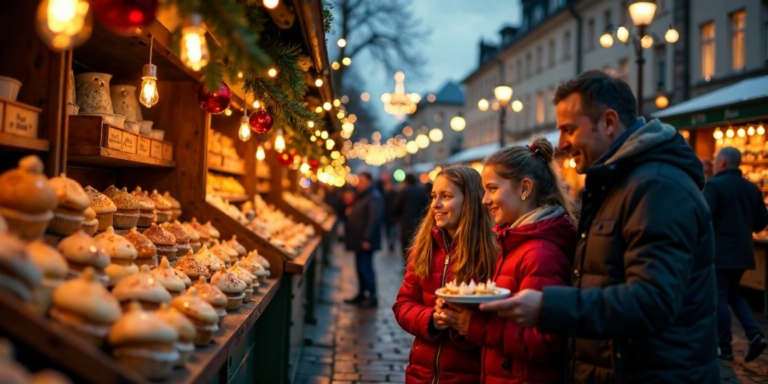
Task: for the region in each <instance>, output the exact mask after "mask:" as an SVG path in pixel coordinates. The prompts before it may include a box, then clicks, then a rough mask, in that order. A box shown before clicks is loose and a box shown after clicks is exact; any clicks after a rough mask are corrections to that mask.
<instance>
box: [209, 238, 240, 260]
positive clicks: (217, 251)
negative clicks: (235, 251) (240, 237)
mask: <svg viewBox="0 0 768 384" xmlns="http://www.w3.org/2000/svg"><path fill="white" fill-rule="evenodd" d="M208 251H209V252H210V253H211V254H212V255H214V256H216V257H217V258H218V259H219V261H220V262H221V264H224V265H223V266H224V267H230V266H232V262H233V259H234V261H237V256H235V257H232V256H230V254H229V252H227V251H226V250H225V249H224V248H223V247H222V246H221V244H219V241H218V240H214V241H213V246H212V247H211V248H210V249H209V250H208Z"/></svg>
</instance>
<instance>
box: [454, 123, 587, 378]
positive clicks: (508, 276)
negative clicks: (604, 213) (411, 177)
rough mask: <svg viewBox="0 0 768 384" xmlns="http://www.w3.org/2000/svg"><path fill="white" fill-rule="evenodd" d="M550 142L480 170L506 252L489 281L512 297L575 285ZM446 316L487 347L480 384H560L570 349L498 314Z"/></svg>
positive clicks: (566, 215) (510, 153)
mask: <svg viewBox="0 0 768 384" xmlns="http://www.w3.org/2000/svg"><path fill="white" fill-rule="evenodd" d="M554 154H555V150H554V148H553V147H552V144H551V143H550V142H549V141H548V140H547V139H545V138H537V139H535V140H534V141H533V144H531V145H530V146H513V147H507V148H504V149H501V150H499V151H497V152H496V153H494V154H492V155H490V156H488V158H487V159H486V160H485V167H484V168H483V187H485V197H484V198H483V204H485V205H486V206H487V207H488V209H489V210H490V212H491V215H492V216H493V220H494V222H495V223H496V228H495V232H496V233H497V234H498V235H497V240H498V242H499V245H500V247H501V254H500V255H499V256H498V259H497V261H496V271H495V272H494V274H493V277H492V280H494V281H495V282H496V286H497V287H501V288H506V289H509V290H510V292H512V294H514V293H517V292H519V291H521V290H523V289H535V290H539V291H540V290H542V289H544V287H547V286H563V285H566V281H569V280H570V272H571V260H572V258H573V253H574V249H575V247H576V224H575V223H574V221H573V217H572V215H571V212H570V211H571V205H572V204H571V200H570V198H569V197H568V195H567V194H566V192H565V190H564V188H563V186H562V183H561V182H560V179H559V176H558V175H557V171H556V169H555V164H554V162H553V159H552V157H553V156H554ZM449 305H450V308H449V309H445V310H444V311H443V313H442V316H441V317H439V318H440V319H443V320H444V321H445V322H446V323H447V324H448V325H450V326H451V327H452V328H453V329H455V330H456V331H457V332H459V334H461V335H466V339H467V341H469V342H471V343H474V344H477V345H480V346H482V347H483V354H482V356H483V362H482V364H483V369H482V374H481V377H482V382H483V383H489V384H491V383H502V382H503V383H520V384H533V383H536V384H559V383H562V381H563V367H564V362H565V360H564V357H565V343H564V339H563V338H562V337H561V336H558V335H555V334H544V333H542V332H541V331H540V330H539V329H537V328H523V327H521V326H519V325H517V324H515V322H514V321H512V320H507V319H505V318H503V317H501V316H499V315H498V314H496V313H489V312H481V311H476V310H472V309H470V308H469V307H465V306H457V305H454V304H449Z"/></svg>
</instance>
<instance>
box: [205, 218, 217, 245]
mask: <svg viewBox="0 0 768 384" xmlns="http://www.w3.org/2000/svg"><path fill="white" fill-rule="evenodd" d="M204 227H205V229H206V230H208V235H209V236H210V237H211V241H213V240H219V237H221V234H220V233H219V230H218V229H216V228H215V227H214V226H213V224H211V222H210V221H208V222H207V223H205V226H204Z"/></svg>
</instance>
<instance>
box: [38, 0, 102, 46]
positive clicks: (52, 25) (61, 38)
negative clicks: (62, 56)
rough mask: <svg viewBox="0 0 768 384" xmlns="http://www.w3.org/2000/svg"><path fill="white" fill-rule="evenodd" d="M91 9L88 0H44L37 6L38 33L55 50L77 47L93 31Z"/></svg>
mask: <svg viewBox="0 0 768 384" xmlns="http://www.w3.org/2000/svg"><path fill="white" fill-rule="evenodd" d="M89 10H90V6H89V4H88V1H86V0H43V1H41V2H40V5H38V7H37V23H36V29H37V34H38V35H39V36H40V38H41V39H42V40H43V42H44V43H45V45H47V46H48V47H50V48H51V49H53V50H54V51H58V52H61V51H66V50H69V49H72V48H74V47H77V46H78V45H80V44H82V43H84V42H85V41H86V40H88V38H89V37H91V32H92V31H93V18H92V16H91V13H90V12H89Z"/></svg>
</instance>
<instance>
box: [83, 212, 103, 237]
mask: <svg viewBox="0 0 768 384" xmlns="http://www.w3.org/2000/svg"><path fill="white" fill-rule="evenodd" d="M83 216H84V217H85V219H84V220H83V226H82V227H80V228H81V229H82V230H83V232H85V233H87V234H89V235H91V236H93V234H94V233H96V230H97V229H99V220H98V219H97V218H96V211H94V210H93V208H91V207H88V208H87V209H86V210H85V212H83Z"/></svg>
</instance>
